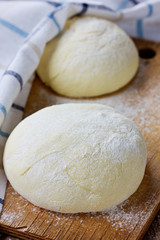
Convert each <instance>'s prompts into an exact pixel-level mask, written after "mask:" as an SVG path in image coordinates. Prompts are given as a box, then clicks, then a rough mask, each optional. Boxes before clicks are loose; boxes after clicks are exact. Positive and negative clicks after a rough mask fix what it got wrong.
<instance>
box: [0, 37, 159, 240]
mask: <svg viewBox="0 0 160 240" xmlns="http://www.w3.org/2000/svg"><path fill="white" fill-rule="evenodd" d="M135 43H136V45H137V47H138V49H139V50H141V51H140V52H141V53H140V54H141V56H142V57H145V58H148V57H152V58H148V59H142V58H141V59H140V67H139V71H138V73H137V75H136V76H135V78H134V79H133V81H132V82H131V83H130V84H128V85H127V86H126V87H125V88H123V89H121V90H120V91H118V92H116V93H114V94H110V95H106V96H102V97H96V98H88V99H85V98H83V99H73V98H72V99H71V98H65V97H62V96H59V95H57V94H56V93H54V92H53V91H51V90H50V89H49V88H48V87H46V86H45V85H44V84H43V83H41V82H40V80H39V79H38V77H36V79H35V82H34V84H33V87H32V90H31V94H30V97H29V99H28V103H27V106H26V109H25V114H24V117H26V116H28V115H30V114H32V113H34V112H35V111H37V110H39V109H41V108H43V107H45V106H48V105H52V104H61V103H67V102H98V103H102V104H107V105H110V106H113V107H115V108H117V109H118V110H120V111H121V112H122V113H123V114H124V115H126V116H128V117H130V118H131V119H133V120H134V121H135V122H136V124H137V125H138V126H139V128H140V129H141V131H142V133H143V135H144V137H145V140H146V143H147V148H148V163H147V168H146V172H145V177H144V179H143V182H142V183H141V185H140V187H139V189H138V190H137V192H136V193H135V194H133V195H132V196H131V197H130V198H129V199H128V200H127V201H125V202H124V203H123V204H121V205H119V206H117V207H115V208H113V209H110V210H109V211H107V212H103V213H96V214H93V213H87V214H75V215H71V214H60V213H55V212H51V211H46V210H44V209H40V208H38V207H36V206H34V205H32V204H31V203H29V202H28V201H26V200H24V199H23V198H22V197H21V196H20V195H19V194H17V193H16V192H15V191H14V190H13V188H12V187H11V186H10V184H8V187H7V192H6V197H5V203H4V207H3V212H2V214H1V218H0V231H3V232H7V233H10V234H12V235H14V236H17V237H22V238H24V239H56V240H62V239H63V240H67V239H71V240H72V239H77V240H78V239H79V240H80V239H81V240H85V239H86V240H89V239H90V240H91V239H93V240H94V239H95V240H97V239H107V240H108V239H110V240H127V239H130V240H131V239H134V240H135V239H142V237H143V235H144V233H145V232H146V230H147V229H148V227H149V225H150V223H151V221H152V220H153V218H154V217H155V215H156V213H157V211H158V209H159V206H160V150H159V149H160V148H159V146H160V109H159V104H160V44H156V43H152V42H145V41H142V40H135ZM147 48H150V49H152V50H153V51H149V50H146V49H147ZM142 49H145V50H142ZM154 53H155V54H156V55H155V56H154V57H153V56H152V55H154ZM53 121H54V119H53ZM135 174H136V172H135Z"/></svg>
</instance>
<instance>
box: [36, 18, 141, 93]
mask: <svg viewBox="0 0 160 240" xmlns="http://www.w3.org/2000/svg"><path fill="white" fill-rule="evenodd" d="M138 64H139V58H138V53H137V49H136V47H135V45H134V43H133V41H132V40H131V39H130V38H129V37H128V35H127V34H126V33H125V32H124V31H123V30H121V29H120V28H119V27H118V26H117V25H115V24H114V23H112V22H109V21H107V20H105V19H98V18H95V17H83V18H75V19H72V20H70V21H68V22H67V24H66V26H65V29H64V31H63V32H62V33H61V34H60V35H58V37H56V38H55V39H53V40H52V41H50V42H49V43H48V44H47V46H46V48H45V50H44V54H43V56H42V58H41V61H40V64H39V67H38V70H37V71H38V74H39V77H40V79H41V80H42V81H43V82H44V83H45V84H46V85H48V86H50V87H51V88H52V89H53V90H55V91H56V92H58V93H60V94H62V95H66V96H71V97H90V96H98V95H102V94H105V93H110V92H113V91H116V90H117V89H119V88H121V87H123V86H124V85H126V84H127V83H128V82H129V81H130V80H131V79H132V78H133V76H134V75H135V73H136V71H137V68H138Z"/></svg>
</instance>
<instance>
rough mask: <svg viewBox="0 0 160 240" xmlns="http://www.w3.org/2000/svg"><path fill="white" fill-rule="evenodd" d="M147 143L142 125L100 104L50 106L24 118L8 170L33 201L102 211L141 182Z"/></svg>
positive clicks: (9, 149) (9, 150)
mask: <svg viewBox="0 0 160 240" xmlns="http://www.w3.org/2000/svg"><path fill="white" fill-rule="evenodd" d="M145 166H146V146H145V142H144V139H143V137H142V135H141V133H140V131H139V129H138V128H137V126H136V125H135V124H134V123H133V122H132V121H131V120H129V119H128V118H126V117H124V116H123V115H121V114H120V113H119V112H117V111H116V110H114V109H112V108H110V107H107V106H105V105H99V104H64V105H57V106H52V107H47V108H44V109H42V110H40V111H38V112H36V113H34V114H33V115H31V116H30V117H28V118H26V119H25V120H23V121H22V122H21V123H20V124H19V125H18V126H17V127H16V128H15V130H14V131H13V132H12V134H11V135H10V137H9V139H8V141H7V144H6V148H5V153H4V168H5V172H6V175H7V177H8V179H9V181H10V183H11V184H12V186H13V187H14V189H15V190H16V191H17V192H18V193H20V194H21V195H22V196H23V197H24V198H26V199H28V200H29V201H30V202H31V203H33V204H35V205H37V206H40V207H42V208H46V209H49V210H54V211H58V212H63V213H77V212H95V211H102V210H104V209H106V208H108V207H111V206H112V205H115V204H119V203H121V202H122V201H124V200H125V199H127V198H128V197H129V196H130V195H131V194H133V193H134V192H135V191H136V190H137V188H138V186H139V185H140V183H141V181H142V178H143V176H144V171H145Z"/></svg>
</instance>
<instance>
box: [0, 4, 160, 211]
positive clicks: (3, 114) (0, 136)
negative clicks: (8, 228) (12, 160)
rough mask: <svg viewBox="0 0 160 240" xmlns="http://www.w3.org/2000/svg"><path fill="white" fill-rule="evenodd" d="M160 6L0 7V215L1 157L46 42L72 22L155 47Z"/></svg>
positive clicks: (0, 197) (3, 181) (3, 179)
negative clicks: (93, 23) (101, 23)
mask: <svg viewBox="0 0 160 240" xmlns="http://www.w3.org/2000/svg"><path fill="white" fill-rule="evenodd" d="M159 13H160V0H150V1H145V0H102V1H94V0H93V1H90V0H88V1H83V2H82V1H80V0H76V1H70V0H68V1H67V0H66V1H65V0H62V1H0V211H1V210H2V206H3V203H4V195H5V189H6V182H7V180H6V177H5V174H4V171H3V164H2V159H3V151H4V146H5V142H6V140H7V138H8V137H9V134H10V133H11V132H12V130H13V129H14V127H15V126H16V125H17V124H18V122H20V120H21V119H22V116H23V111H24V108H25V104H26V101H27V97H28V94H29V92H30V89H31V86H32V81H33V78H34V75H33V74H34V72H35V70H36V68H37V66H38V63H39V60H40V57H41V55H42V52H43V50H44V48H45V45H46V43H47V42H48V41H50V40H51V39H52V38H54V37H55V36H56V35H57V34H58V33H59V32H60V31H61V30H62V29H63V27H64V25H65V22H66V20H67V19H69V18H71V17H74V16H82V15H93V16H98V17H103V18H106V19H108V20H110V21H113V22H116V24H118V25H119V26H120V27H122V28H123V29H124V30H125V31H126V32H127V33H128V34H129V35H131V36H135V37H139V38H145V39H148V40H153V41H160V14H159Z"/></svg>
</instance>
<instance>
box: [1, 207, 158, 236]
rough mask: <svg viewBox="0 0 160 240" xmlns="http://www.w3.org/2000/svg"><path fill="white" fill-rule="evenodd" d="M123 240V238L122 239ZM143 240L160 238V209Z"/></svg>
mask: <svg viewBox="0 0 160 240" xmlns="http://www.w3.org/2000/svg"><path fill="white" fill-rule="evenodd" d="M0 240H19V239H18V238H14V237H11V236H7V235H5V234H0ZM121 240H122V239H121ZM143 240H160V211H159V212H158V214H157V216H156V217H155V219H154V221H153V222H152V224H151V226H150V227H149V229H148V231H147V232H146V234H145V236H144V238H143Z"/></svg>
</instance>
